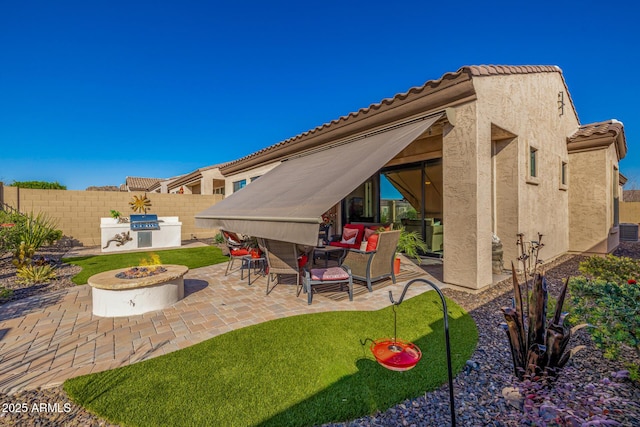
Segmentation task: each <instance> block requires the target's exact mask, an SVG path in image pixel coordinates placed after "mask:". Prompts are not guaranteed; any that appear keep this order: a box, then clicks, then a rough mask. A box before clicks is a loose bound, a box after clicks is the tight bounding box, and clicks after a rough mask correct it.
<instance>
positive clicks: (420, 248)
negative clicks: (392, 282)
mask: <svg viewBox="0 0 640 427" xmlns="http://www.w3.org/2000/svg"><path fill="white" fill-rule="evenodd" d="M400 230H401V232H400V238H399V239H398V246H397V248H396V259H395V261H394V265H393V268H394V272H395V273H396V274H398V273H400V258H399V256H398V255H399V254H400V252H402V253H404V254H405V255H406V256H408V257H409V258H413V259H415V260H416V261H417V263H418V265H420V262H421V261H422V259H421V258H420V253H421V252H426V251H427V249H428V247H427V244H426V243H425V242H424V240H422V238H421V237H420V236H419V235H418V233H417V232H415V231H411V232H408V231H405V229H404V228H401V229H400Z"/></svg>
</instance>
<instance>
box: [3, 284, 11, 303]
mask: <svg viewBox="0 0 640 427" xmlns="http://www.w3.org/2000/svg"><path fill="white" fill-rule="evenodd" d="M12 296H13V291H12V290H11V289H7V288H3V287H2V286H0V301H4V300H8V299H9V298H11V297H12Z"/></svg>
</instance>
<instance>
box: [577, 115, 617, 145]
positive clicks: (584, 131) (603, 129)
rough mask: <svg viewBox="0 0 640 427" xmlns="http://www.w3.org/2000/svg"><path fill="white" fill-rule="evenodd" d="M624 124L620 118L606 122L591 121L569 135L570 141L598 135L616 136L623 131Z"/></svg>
mask: <svg viewBox="0 0 640 427" xmlns="http://www.w3.org/2000/svg"><path fill="white" fill-rule="evenodd" d="M623 129H624V127H623V124H622V122H619V121H618V120H615V119H614V120H607V121H604V122H597V123H589V124H586V125H582V126H580V127H579V128H578V130H577V131H575V133H574V134H573V135H571V136H570V137H569V141H570V142H572V141H577V140H579V139H587V138H592V137H598V136H605V135H610V136H612V137H614V138H616V137H617V136H618V135H619V134H620V132H623Z"/></svg>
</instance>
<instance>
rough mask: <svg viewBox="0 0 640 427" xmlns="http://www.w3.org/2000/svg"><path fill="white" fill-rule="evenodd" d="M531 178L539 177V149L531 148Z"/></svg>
mask: <svg viewBox="0 0 640 427" xmlns="http://www.w3.org/2000/svg"><path fill="white" fill-rule="evenodd" d="M529 176H530V177H532V178H535V177H537V176H538V149H537V148H533V147H529Z"/></svg>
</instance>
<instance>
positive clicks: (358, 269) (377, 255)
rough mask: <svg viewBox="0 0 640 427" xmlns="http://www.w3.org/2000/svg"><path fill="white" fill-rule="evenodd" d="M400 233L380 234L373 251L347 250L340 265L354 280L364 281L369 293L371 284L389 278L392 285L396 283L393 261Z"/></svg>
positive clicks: (398, 231) (397, 231)
mask: <svg viewBox="0 0 640 427" xmlns="http://www.w3.org/2000/svg"><path fill="white" fill-rule="evenodd" d="M400 233H401V231H400V230H396V231H385V232H383V233H380V234H379V235H378V244H377V246H376V249H375V250H371V251H361V250H358V249H349V250H348V251H347V254H346V256H345V258H344V260H343V261H342V265H343V266H344V267H348V268H350V269H351V273H352V276H353V278H354V279H359V280H362V281H366V282H367V288H369V292H372V291H373V288H372V286H371V283H372V282H375V281H378V280H381V279H385V278H387V277H391V280H392V281H393V283H396V275H395V273H394V271H393V260H394V258H395V256H396V248H397V246H398V239H399V238H400Z"/></svg>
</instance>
